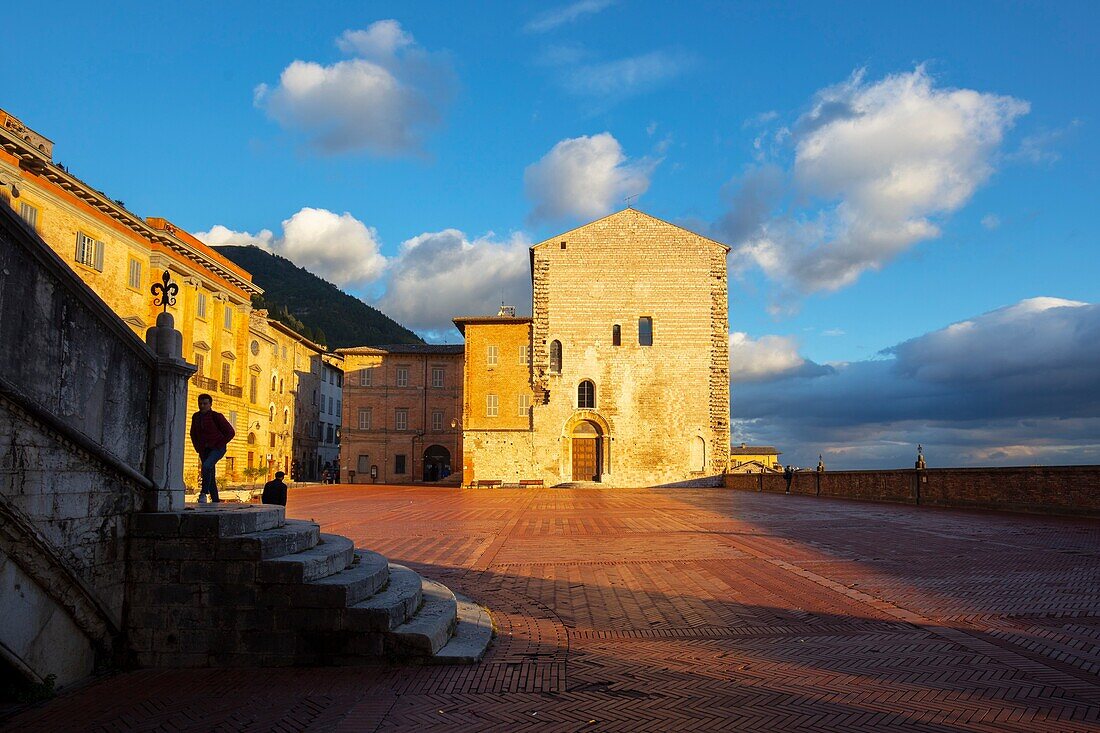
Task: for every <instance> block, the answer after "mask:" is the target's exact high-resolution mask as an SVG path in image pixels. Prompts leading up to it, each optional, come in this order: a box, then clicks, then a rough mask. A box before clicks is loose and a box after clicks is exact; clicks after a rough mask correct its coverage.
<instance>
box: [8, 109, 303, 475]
mask: <svg viewBox="0 0 1100 733" xmlns="http://www.w3.org/2000/svg"><path fill="white" fill-rule="evenodd" d="M52 153H53V143H52V142H51V141H50V140H48V139H47V138H45V137H43V136H42V135H39V134H38V133H36V132H34V131H33V130H30V129H29V128H27V127H26V126H24V125H23V124H22V123H21V122H20V121H19V120H18V119H16V118H15V117H13V116H11V115H9V114H8V113H6V112H4V111H3V110H0V198H2V199H3V200H4V201H5V202H6V203H7V204H8V205H10V206H11V207H12V208H13V209H14V210H15V211H16V212H18V213H19V214H20V215H21V216H22V218H23V219H24V221H26V222H27V225H28V226H30V227H31V228H32V229H34V230H35V231H36V232H37V233H38V235H39V236H41V237H42V239H43V240H44V241H45V242H46V243H47V244H48V245H50V247H51V248H52V249H53V250H54V252H55V253H56V254H57V255H58V257H60V258H61V259H62V260H63V261H64V262H65V263H66V264H68V265H69V266H70V267H72V269H73V270H74V271H75V272H76V273H77V274H78V275H79V276H80V277H81V279H83V280H84V282H86V283H87V284H88V285H89V286H90V287H91V288H92V290H94V291H95V292H96V293H97V294H98V295H99V296H100V297H101V298H103V300H104V301H105V302H106V303H107V304H108V305H109V306H110V307H111V308H112V309H113V310H114V311H115V313H117V314H118V315H119V317H120V318H122V320H123V321H125V322H126V323H127V324H128V325H129V326H130V327H131V328H133V330H134V332H135V333H137V334H138V335H139V336H141V337H143V338H144V336H145V330H146V329H147V328H148V327H150V326H151V325H153V323H154V322H155V320H156V314H157V313H158V312H159V310H160V308H159V307H156V306H154V305H153V296H152V295H151V294H150V291H149V288H150V286H151V285H152V283H154V282H156V281H159V280H160V278H161V274H162V273H163V272H164V271H165V270H167V271H168V272H169V273H170V274H171V278H172V280H173V281H174V282H175V283H177V284H178V285H179V294H178V295H177V297H176V301H175V304H174V305H173V306H172V307H170V308H169V312H171V313H172V314H173V315H174V316H175V322H176V326H177V328H179V330H180V331H181V332H182V334H183V352H184V357H185V358H186V359H187V360H188V361H190V362H191V363H193V364H195V365H196V366H197V367H198V372H197V373H196V374H195V376H194V377H193V378H192V381H191V384H190V385H189V395H188V403H189V404H190V405H191V406H193V407H194V406H195V402H196V398H197V396H198V395H199V394H201V393H204V392H205V393H209V394H210V395H212V396H213V398H214V409H216V410H218V411H219V412H222V413H224V414H225V415H226V418H227V419H229V420H230V422H231V423H233V425H234V427H235V429H236V431H237V438H236V439H235V440H234V441H233V442H232V443H230V445H229V448H228V451H227V453H226V458H225V460H224V461H222V463H221V464H219V466H220V468H221V470H222V472H223V473H224V474H225V477H226V478H227V479H228V480H229V481H230V482H240V481H243V480H245V479H246V476H245V475H244V468H246V467H247V466H248V465H249V459H250V456H251V459H252V462H253V463H255V464H256V465H265V464H266V463H267V456H268V455H269V454H270V455H271V461H270V462H271V465H272V466H273V467H274V466H278V467H282V466H283V465H289V460H290V459H289V457H290V456H292V455H293V447H292V445H291V443H292V441H291V439H290V436H292V435H293V420H294V414H295V405H294V390H295V387H294V385H295V384H296V382H295V374H294V363H295V361H294V360H295V359H304V358H305V357H304V350H305V351H308V350H309V349H308V348H307V347H305V346H303V345H302V339H301V337H299V336H298V335H297V334H294V333H293V332H292V331H290V330H289V329H287V328H285V327H282V324H275V323H273V322H271V321H269V320H268V319H267V318H266V317H264V316H265V315H266V314H265V312H264V311H255V312H254V311H253V309H252V305H251V302H252V301H251V298H252V296H253V295H259V294H261V293H262V290H261V289H260V288H259V287H257V286H256V285H255V284H253V283H252V276H251V275H250V274H249V273H248V272H247V271H245V270H244V269H243V268H241V267H239V266H238V265H236V264H234V263H233V262H231V261H230V260H228V259H227V258H225V257H223V256H222V255H220V254H218V253H217V252H215V251H214V250H213V249H211V248H210V247H208V246H206V245H205V244H203V243H202V242H200V241H199V240H198V239H196V238H195V237H193V236H192V235H191V234H189V233H187V232H186V231H184V230H182V229H180V228H179V227H177V226H175V225H173V224H172V223H171V222H169V221H167V220H165V219H162V218H148V219H142V218H140V217H139V216H137V215H136V214H134V213H132V212H131V211H129V210H128V209H127V208H126V206H125V205H124V204H123V203H122V202H121V201H117V200H114V199H111V198H110V197H108V196H107V195H106V194H104V193H103V192H101V191H99V190H97V189H96V188H95V187H93V186H91V185H89V184H87V183H86V182H84V181H83V180H81V179H79V178H77V177H76V176H74V175H73V174H72V173H70V172H69V171H68V170H66V169H65V168H64V167H63V166H61V165H59V164H57V163H55V162H54V161H53V159H52ZM288 332H289V333H288ZM249 435H253V436H254V438H255V440H256V441H257V442H256V443H250V442H248V436H249ZM272 436H274V439H273V438H272ZM185 455H186V461H185V465H184V476H185V480H186V481H187V483H188V484H189V485H191V486H194V485H196V483H197V475H198V470H197V469H198V460H197V457H196V456H195V454H194V452H193V451H192V450H190V448H189V447H188V449H187V451H186V452H185ZM261 455H262V456H263V459H262V462H261V459H260V458H259V456H261Z"/></svg>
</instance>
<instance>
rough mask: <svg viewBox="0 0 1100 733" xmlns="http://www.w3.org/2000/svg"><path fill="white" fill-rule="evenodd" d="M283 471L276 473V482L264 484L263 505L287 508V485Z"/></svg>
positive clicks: (261, 498) (261, 500) (261, 499)
mask: <svg viewBox="0 0 1100 733" xmlns="http://www.w3.org/2000/svg"><path fill="white" fill-rule="evenodd" d="M285 475H286V474H285V473H283V472H282V471H276V472H275V480H274V481H268V482H267V483H266V484H264V493H263V494H262V495H261V496H260V503H261V504H278V505H279V506H286V484H285V483H283V476H285Z"/></svg>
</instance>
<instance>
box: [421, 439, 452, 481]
mask: <svg viewBox="0 0 1100 733" xmlns="http://www.w3.org/2000/svg"><path fill="white" fill-rule="evenodd" d="M450 470H451V452H450V451H449V450H447V449H446V448H445V447H443V446H441V445H429V446H428V447H427V449H425V451H424V480H425V481H438V480H439V479H442V478H446V477H447V475H448V474H449V472H450Z"/></svg>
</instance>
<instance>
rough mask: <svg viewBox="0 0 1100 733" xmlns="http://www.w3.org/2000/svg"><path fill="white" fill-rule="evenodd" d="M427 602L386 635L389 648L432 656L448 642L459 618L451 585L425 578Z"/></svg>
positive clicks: (403, 652)
mask: <svg viewBox="0 0 1100 733" xmlns="http://www.w3.org/2000/svg"><path fill="white" fill-rule="evenodd" d="M421 588H422V590H421V592H422V594H423V596H424V602H423V603H422V604H421V606H420V608H419V609H418V610H417V612H416V614H415V615H414V616H413V617H412V618H410V619H409V620H408V621H406V622H405V623H403V624H401V625H400V626H398V627H397V628H396V629H394V630H393V631H391V632H390V633H389V634H387V635H386V652H387V653H388V654H392V655H403V654H408V655H410V656H422V657H429V656H431V655H433V654H435V653H436V652H438V651H439V650H440V649H442V648H443V646H444V645H445V644H446V643H447V641H448V640H449V639H450V638H451V635H452V634H453V633H454V630H455V623H456V621H457V619H458V601H457V599H456V598H455V594H454V593H452V592H451V589H450V588H448V587H447V586H445V585H443V584H442V583H437V582H436V581H434V580H428V579H427V578H423V579H422V584H421Z"/></svg>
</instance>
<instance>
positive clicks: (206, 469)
mask: <svg viewBox="0 0 1100 733" xmlns="http://www.w3.org/2000/svg"><path fill="white" fill-rule="evenodd" d="M213 407H214V398H213V397H211V396H210V395H208V394H201V395H199V411H198V412H196V413H195V414H194V415H192V416H191V445H192V446H194V448H195V452H196V453H198V454H199V463H200V464H201V466H202V470H201V474H202V489H201V490H200V491H199V503H200V504H205V503H206V495H207V494H209V495H210V502H211V503H212V504H217V503H218V502H220V501H221V499H220V498H219V497H218V484H217V480H216V479H215V478H214V468H215V467H216V466H217V465H218V461H220V460H221V459H222V456H224V455H225V447H226V446H227V445H229V441H231V440H233V436H234V435H236V434H237V433H236V431H235V430H234V429H233V426H232V425H230V424H229V421H228V420H226V419H225V415H223V414H221V413H220V412H215V411H214V409H213Z"/></svg>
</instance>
